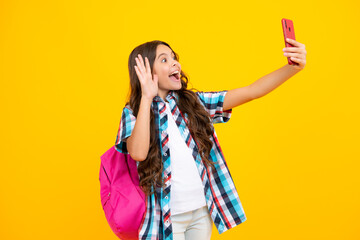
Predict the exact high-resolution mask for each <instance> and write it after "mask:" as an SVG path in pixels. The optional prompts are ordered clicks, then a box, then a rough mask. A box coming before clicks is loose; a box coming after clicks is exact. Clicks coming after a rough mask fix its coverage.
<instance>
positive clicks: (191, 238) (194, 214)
mask: <svg viewBox="0 0 360 240" xmlns="http://www.w3.org/2000/svg"><path fill="white" fill-rule="evenodd" d="M171 221H172V229H173V239H174V240H210V238H211V231H212V226H213V225H212V224H213V221H212V219H211V216H210V214H209V210H208V209H207V206H204V207H201V208H198V209H195V210H194V211H190V212H185V213H180V214H176V215H172V216H171Z"/></svg>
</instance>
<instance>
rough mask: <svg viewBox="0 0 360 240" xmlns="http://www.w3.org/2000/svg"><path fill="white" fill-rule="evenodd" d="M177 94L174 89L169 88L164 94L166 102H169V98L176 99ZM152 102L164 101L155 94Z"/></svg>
mask: <svg viewBox="0 0 360 240" xmlns="http://www.w3.org/2000/svg"><path fill="white" fill-rule="evenodd" d="M177 99H178V96H177V93H176V92H175V91H174V90H170V91H169V93H168V95H167V96H166V100H168V102H170V101H171V100H177ZM153 102H163V103H165V101H164V100H163V99H162V98H161V97H159V95H156V96H155V97H154V99H153Z"/></svg>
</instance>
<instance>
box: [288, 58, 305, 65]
mask: <svg viewBox="0 0 360 240" xmlns="http://www.w3.org/2000/svg"><path fill="white" fill-rule="evenodd" d="M290 60H291V61H293V62H296V63H299V64H300V63H303V60H302V59H300V58H296V57H291V58H290Z"/></svg>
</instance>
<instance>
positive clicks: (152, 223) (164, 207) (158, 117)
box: [115, 91, 246, 240]
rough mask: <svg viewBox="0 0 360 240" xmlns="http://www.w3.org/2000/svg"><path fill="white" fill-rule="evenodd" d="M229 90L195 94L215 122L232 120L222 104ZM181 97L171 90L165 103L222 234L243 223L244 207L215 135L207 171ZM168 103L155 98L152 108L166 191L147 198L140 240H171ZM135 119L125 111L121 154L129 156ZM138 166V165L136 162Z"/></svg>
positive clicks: (118, 144) (119, 140)
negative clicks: (179, 103)
mask: <svg viewBox="0 0 360 240" xmlns="http://www.w3.org/2000/svg"><path fill="white" fill-rule="evenodd" d="M226 93H227V91H218V92H196V95H197V96H198V99H199V100H200V103H201V104H202V105H203V106H204V108H205V110H206V111H207V112H208V113H209V115H210V119H211V122H212V123H225V122H227V121H229V119H230V116H231V113H232V109H229V110H226V111H223V103H224V98H225V94H226ZM176 99H178V95H177V94H176V92H175V91H170V92H169V94H168V95H167V96H166V100H167V101H168V102H169V105H170V107H171V109H170V110H171V113H172V117H173V118H174V120H175V122H176V124H177V126H178V127H179V130H180V133H181V135H182V137H183V139H184V141H185V143H186V145H187V146H188V147H189V148H190V149H191V150H192V155H193V157H194V161H195V163H196V166H197V169H198V172H199V174H200V177H201V180H202V183H203V186H204V194H205V199H206V203H207V207H208V210H209V213H210V216H211V218H212V220H213V222H214V224H215V226H216V228H217V230H218V232H219V234H221V233H223V232H225V231H227V230H229V229H230V228H232V227H235V226H236V225H238V224H240V223H242V222H244V221H245V220H246V216H245V213H244V210H243V207H242V205H241V202H240V199H239V196H238V193H237V191H236V187H235V184H234V182H233V180H232V177H231V174H230V172H229V169H228V167H227V164H226V162H225V159H224V155H223V153H222V150H221V148H220V144H219V141H218V139H217V136H216V132H215V129H214V133H213V135H212V137H211V141H212V142H213V146H212V149H211V152H210V160H212V161H214V162H216V164H215V169H216V171H215V173H213V172H212V171H211V168H210V167H208V168H206V167H205V166H204V164H203V162H202V160H201V156H200V154H199V152H198V146H197V144H196V142H195V141H194V139H193V138H192V136H191V134H190V131H189V129H188V126H187V114H185V116H183V115H182V113H181V112H180V110H179V108H178V107H177V104H176ZM165 108H166V104H165V102H164V100H163V99H161V98H160V97H159V96H156V97H154V99H153V102H152V109H153V111H154V114H155V123H157V126H156V129H157V131H156V132H157V133H158V134H159V138H158V141H159V142H158V143H159V144H160V146H161V147H160V149H161V156H162V163H163V172H162V177H163V178H164V180H165V184H166V186H165V187H164V188H158V189H156V191H155V193H153V194H152V195H150V196H148V197H147V202H146V213H145V215H144V219H143V222H142V223H141V226H140V228H139V239H151V240H163V239H164V240H172V239H173V235H172V224H171V211H170V206H169V203H170V189H171V168H170V149H169V146H168V139H169V138H168V133H167V131H166V129H167V126H168V122H167V117H168V115H167V114H166V111H165ZM135 121H136V118H135V116H134V115H133V113H132V110H131V109H130V106H128V105H127V106H125V107H124V108H123V112H122V116H121V121H120V126H119V131H118V133H117V137H116V142H115V147H116V149H117V150H118V151H120V152H122V153H128V152H127V149H126V142H125V141H123V140H124V139H125V138H127V137H129V136H130V135H131V132H132V130H133V128H134V126H135ZM137 164H139V162H137Z"/></svg>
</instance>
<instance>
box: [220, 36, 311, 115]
mask: <svg viewBox="0 0 360 240" xmlns="http://www.w3.org/2000/svg"><path fill="white" fill-rule="evenodd" d="M287 41H288V42H289V43H291V44H292V45H293V46H295V47H288V48H284V49H283V51H284V52H285V53H284V55H285V56H287V57H291V60H292V61H294V62H296V63H297V64H298V65H289V64H286V65H285V66H283V67H281V68H279V69H277V70H275V71H274V72H271V73H269V74H268V75H265V76H264V77H262V78H260V79H258V80H257V81H256V82H254V83H252V84H250V85H249V86H246V87H242V88H237V89H233V90H229V91H228V92H227V94H226V96H225V99H224V106H223V107H224V110H227V109H231V108H233V107H236V106H239V105H241V104H243V103H246V102H249V101H250V100H253V99H256V98H260V97H263V96H265V95H266V94H268V93H269V92H271V91H273V90H274V89H275V88H277V87H278V86H280V85H281V84H282V83H284V82H285V81H286V80H287V79H289V78H290V77H292V76H294V75H295V74H296V73H298V72H299V71H301V70H302V69H303V68H304V67H305V64H306V50H305V45H304V44H302V43H299V42H297V41H295V40H293V39H289V40H287Z"/></svg>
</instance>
